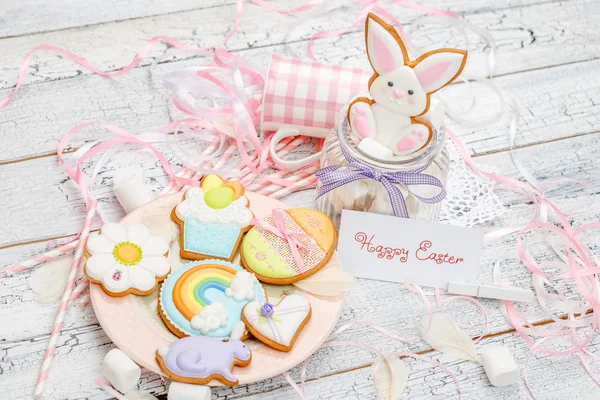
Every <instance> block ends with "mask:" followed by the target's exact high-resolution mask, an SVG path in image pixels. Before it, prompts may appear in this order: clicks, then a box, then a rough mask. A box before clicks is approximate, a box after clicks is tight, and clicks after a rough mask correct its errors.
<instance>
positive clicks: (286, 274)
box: [241, 208, 337, 285]
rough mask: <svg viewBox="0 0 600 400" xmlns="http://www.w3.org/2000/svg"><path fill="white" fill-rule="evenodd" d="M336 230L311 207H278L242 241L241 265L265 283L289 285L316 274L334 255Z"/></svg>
mask: <svg viewBox="0 0 600 400" xmlns="http://www.w3.org/2000/svg"><path fill="white" fill-rule="evenodd" d="M336 245H337V231H336V229H335V226H334V225H333V221H331V219H329V217H327V216H326V215H325V214H323V213H321V212H319V211H316V210H312V209H310V208H288V209H286V210H282V209H275V210H273V212H272V214H271V215H269V216H268V217H265V218H262V219H261V220H260V223H257V224H255V225H254V227H253V228H252V229H251V230H250V231H248V233H247V234H246V236H245V237H244V239H243V241H242V249H241V256H242V265H243V266H244V267H245V268H246V269H247V270H249V271H251V272H254V274H255V275H256V277H257V278H258V279H259V280H260V281H262V282H266V283H272V284H275V285H287V284H290V283H293V282H297V281H300V280H302V279H304V278H307V277H309V276H310V275H312V274H314V273H315V272H317V271H318V270H320V269H321V268H323V266H325V264H327V262H328V261H329V259H330V258H331V256H332V254H333V251H334V250H335V247H336Z"/></svg>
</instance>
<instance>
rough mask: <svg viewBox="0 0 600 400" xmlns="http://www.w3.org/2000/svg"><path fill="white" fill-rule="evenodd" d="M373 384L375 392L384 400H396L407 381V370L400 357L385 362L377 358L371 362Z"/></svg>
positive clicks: (381, 358)
mask: <svg viewBox="0 0 600 400" xmlns="http://www.w3.org/2000/svg"><path fill="white" fill-rule="evenodd" d="M372 369H373V383H374V384H375V391H376V392H377V394H379V396H380V398H382V399H384V400H396V399H398V398H399V397H400V395H402V392H404V388H405V387H406V382H407V381H408V369H407V368H406V365H405V364H404V361H402V359H401V358H400V357H392V358H388V359H387V361H386V359H384V358H383V357H381V356H377V358H376V359H375V361H373V368H372Z"/></svg>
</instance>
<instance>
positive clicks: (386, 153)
mask: <svg viewBox="0 0 600 400" xmlns="http://www.w3.org/2000/svg"><path fill="white" fill-rule="evenodd" d="M358 148H359V149H361V150H362V151H364V152H365V153H367V154H368V155H369V156H371V157H373V158H376V159H379V160H391V159H392V158H394V153H392V151H391V150H390V149H388V148H387V147H385V146H383V145H382V144H381V143H379V142H377V141H376V140H374V139H371V138H364V139H363V140H361V141H360V143H359V144H358Z"/></svg>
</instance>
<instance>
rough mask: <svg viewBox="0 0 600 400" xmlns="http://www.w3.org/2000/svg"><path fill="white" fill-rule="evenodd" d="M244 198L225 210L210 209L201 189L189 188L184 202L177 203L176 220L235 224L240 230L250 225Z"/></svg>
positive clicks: (249, 216) (248, 211) (250, 215)
mask: <svg viewBox="0 0 600 400" xmlns="http://www.w3.org/2000/svg"><path fill="white" fill-rule="evenodd" d="M247 205H248V199H247V198H246V196H241V197H240V198H238V199H236V200H234V201H233V202H232V203H231V204H230V205H228V206H227V207H225V208H220V209H214V208H210V207H209V206H208V205H207V204H206V203H205V202H204V191H203V190H202V188H199V187H194V188H190V189H189V190H188V191H187V192H186V194H185V200H184V201H182V202H181V203H179V205H178V206H177V208H176V209H175V213H176V214H177V218H179V219H180V220H182V221H185V220H188V219H196V220H198V221H199V222H207V223H217V224H223V225H228V224H235V225H237V226H239V227H240V228H245V227H247V226H248V225H250V221H251V220H252V217H253V216H252V212H251V211H250V210H249V209H248V207H247Z"/></svg>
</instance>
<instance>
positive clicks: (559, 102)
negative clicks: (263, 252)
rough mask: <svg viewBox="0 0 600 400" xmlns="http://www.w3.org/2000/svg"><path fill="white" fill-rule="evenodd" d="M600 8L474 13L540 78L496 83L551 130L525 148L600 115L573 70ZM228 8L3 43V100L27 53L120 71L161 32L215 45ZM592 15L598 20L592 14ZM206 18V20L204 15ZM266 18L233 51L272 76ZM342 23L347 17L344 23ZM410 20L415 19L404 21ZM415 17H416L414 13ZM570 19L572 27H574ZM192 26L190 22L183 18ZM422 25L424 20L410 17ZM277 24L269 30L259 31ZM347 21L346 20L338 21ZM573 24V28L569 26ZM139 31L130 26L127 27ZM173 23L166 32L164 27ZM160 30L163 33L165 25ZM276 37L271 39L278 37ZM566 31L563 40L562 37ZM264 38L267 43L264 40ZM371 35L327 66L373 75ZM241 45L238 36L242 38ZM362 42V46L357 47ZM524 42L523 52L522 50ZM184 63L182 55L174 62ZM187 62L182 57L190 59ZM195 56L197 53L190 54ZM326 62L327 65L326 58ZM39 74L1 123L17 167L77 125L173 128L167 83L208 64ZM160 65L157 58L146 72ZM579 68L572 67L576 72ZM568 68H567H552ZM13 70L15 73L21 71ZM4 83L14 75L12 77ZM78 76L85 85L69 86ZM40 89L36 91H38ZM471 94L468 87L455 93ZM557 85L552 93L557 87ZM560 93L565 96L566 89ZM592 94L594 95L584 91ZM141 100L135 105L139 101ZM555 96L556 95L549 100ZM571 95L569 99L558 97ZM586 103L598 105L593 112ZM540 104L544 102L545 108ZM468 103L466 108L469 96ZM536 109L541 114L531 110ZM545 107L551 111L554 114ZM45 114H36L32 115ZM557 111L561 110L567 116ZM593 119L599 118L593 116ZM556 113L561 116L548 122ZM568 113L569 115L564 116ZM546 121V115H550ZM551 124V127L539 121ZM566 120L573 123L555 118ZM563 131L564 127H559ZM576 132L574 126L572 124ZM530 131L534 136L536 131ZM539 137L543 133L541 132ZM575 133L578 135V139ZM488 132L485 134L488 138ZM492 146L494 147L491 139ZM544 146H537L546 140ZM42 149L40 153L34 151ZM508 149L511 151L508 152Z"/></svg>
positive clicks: (510, 63)
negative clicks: (41, 47) (67, 55)
mask: <svg viewBox="0 0 600 400" xmlns="http://www.w3.org/2000/svg"><path fill="white" fill-rule="evenodd" d="M595 4H598V8H599V10H598V11H600V3H595ZM590 7H591V8H592V10H593V7H594V6H593V5H589V4H588V3H587V2H584V1H582V0H576V1H573V2H565V3H563V2H554V3H552V7H549V6H547V5H545V4H541V5H537V4H536V5H531V6H526V7H519V8H514V9H510V8H509V9H500V10H498V11H493V12H482V13H477V14H473V15H472V16H470V17H469V18H471V19H473V23H476V24H478V25H480V26H482V27H484V28H486V29H489V30H490V31H491V32H492V33H493V34H494V36H495V37H496V40H497V44H498V48H499V51H498V62H497V66H498V67H497V72H498V73H500V74H514V73H516V72H519V71H523V70H532V69H538V70H535V71H532V72H531V74H526V75H522V74H518V75H515V76H507V77H501V78H498V79H496V81H495V82H496V84H497V85H498V86H499V87H500V88H503V89H506V90H507V91H508V93H509V94H510V95H512V96H515V97H516V98H519V100H520V105H521V107H522V109H523V111H522V114H523V117H524V118H528V117H530V118H531V119H535V120H536V121H538V122H541V121H546V123H545V124H542V126H541V128H542V129H543V134H542V133H541V132H535V131H533V132H532V133H531V138H528V137H526V136H525V134H526V133H529V130H528V129H524V130H523V132H525V134H522V135H523V136H522V137H521V138H520V139H521V140H520V142H521V143H520V144H532V143H536V142H538V141H540V140H539V139H543V138H548V139H555V138H558V137H564V135H566V134H572V133H578V131H579V128H580V127H584V128H586V123H585V120H584V121H580V119H583V118H586V117H587V116H586V115H582V113H581V111H582V110H579V109H577V110H572V108H573V106H574V105H577V106H585V105H588V106H589V107H592V108H593V107H595V106H596V104H598V101H597V99H595V96H597V92H598V90H597V85H598V83H597V82H598V79H597V78H596V77H595V76H594V75H590V74H595V73H597V72H596V71H597V65H598V64H596V63H583V64H573V63H575V62H577V61H585V60H592V59H594V58H595V55H597V54H598V50H599V47H598V44H599V43H600V41H595V40H592V41H590V40H588V38H590V37H591V38H594V37H596V38H600V28H599V27H600V23H598V22H600V21H598V20H594V19H593V18H595V17H596V16H597V15H600V13H592V12H590V15H591V16H592V17H591V18H590V19H589V20H588V19H586V20H582V22H581V21H577V22H576V21H575V19H576V16H578V15H580V14H581V13H582V12H584V11H586V10H587V9H588V8H590ZM217 10H221V8H216V9H212V8H211V9H208V10H198V11H194V12H186V13H182V14H181V15H179V14H177V15H175V14H174V15H167V16H164V17H161V18H160V19H159V20H158V21H154V20H153V19H148V20H145V19H144V20H135V21H125V22H122V23H118V24H116V25H115V26H114V27H112V26H107V25H99V26H95V27H90V28H86V29H85V30H83V31H81V32H79V31H77V32H73V34H72V35H66V34H64V33H62V32H60V33H50V34H49V36H47V37H36V38H32V37H31V36H25V37H22V38H12V39H6V40H3V41H0V45H3V46H4V49H5V50H4V57H5V58H4V60H5V61H4V65H6V66H7V67H6V68H2V69H0V88H2V87H3V88H4V89H3V90H0V98H4V97H6V96H8V95H9V94H10V93H11V91H12V89H10V88H9V87H10V86H12V85H14V81H15V79H16V75H17V72H16V71H17V70H18V68H19V66H20V62H21V59H22V58H23V56H24V55H25V51H24V49H29V48H31V47H33V46H34V45H35V44H39V43H43V42H50V43H58V44H61V45H64V46H66V47H67V48H69V49H71V50H73V51H74V52H76V53H78V54H82V55H84V56H85V57H86V58H87V59H88V60H89V61H90V62H92V63H94V64H96V65H97V66H98V67H100V68H102V69H108V70H115V69H119V68H121V67H123V66H124V65H126V64H127V63H129V62H130V61H131V59H132V57H133V55H134V54H136V52H137V51H139V50H140V49H141V47H142V46H143V44H144V43H145V41H146V40H147V39H148V38H149V37H150V36H152V35H153V32H157V31H158V32H164V33H166V34H171V35H173V36H175V37H177V38H179V39H181V40H182V41H184V42H186V43H192V44H199V45H210V44H212V43H213V42H214V38H218V37H222V36H223V34H224V31H223V27H222V25H219V24H207V25H206V26H204V27H203V30H202V34H201V35H200V34H199V33H198V32H197V30H196V31H195V30H194V29H195V28H196V27H197V21H198V20H203V19H206V18H207V17H208V16H209V15H213V14H214V13H216V12H217ZM592 10H590V11H592ZM221 12H222V15H219V18H220V19H224V20H226V19H227V18H226V14H227V13H226V12H225V10H222V11H221ZM202 13H204V14H202ZM339 13H341V15H340V18H341V19H344V18H343V17H344V15H346V16H347V18H349V17H350V15H353V14H352V10H346V11H345V13H344V12H342V11H340V12H339ZM266 15H267V14H264V13H262V14H261V13H252V14H250V15H249V16H248V18H247V19H245V20H244V21H245V23H244V26H245V28H244V29H247V32H246V31H243V32H242V31H241V32H240V35H239V36H240V37H239V38H238V39H235V40H233V39H232V42H231V43H230V48H231V49H234V50H240V51H238V52H237V53H238V54H239V55H240V56H241V57H244V58H246V59H248V60H249V61H252V62H254V63H255V64H257V65H258V66H260V67H262V68H264V69H265V70H266V67H267V65H268V61H269V58H270V56H271V54H272V53H275V52H276V53H285V52H286V46H284V45H282V44H281V43H282V41H283V40H284V39H285V35H284V33H285V30H284V29H282V27H281V26H280V27H279V28H277V29H275V28H276V27H277V25H278V24H279V25H281V24H280V23H279V21H280V20H279V19H273V18H267V17H266ZM336 15H337V14H336ZM401 15H403V18H406V20H407V21H409V20H410V19H408V18H409V16H406V15H405V14H404V13H403V14H401ZM409 15H411V14H409ZM565 16H567V17H568V18H567V19H566V20H565ZM179 17H181V18H183V21H182V19H181V18H179ZM410 18H412V19H414V15H413V16H412V17H410ZM265 20H266V21H268V22H266V23H267V24H269V25H266V26H264V30H262V29H263V28H261V29H258V27H259V26H262V25H264V23H263V21H265ZM335 21H339V19H337V18H336V19H335ZM569 21H572V22H569ZM317 22H318V23H317V25H316V26H312V25H311V27H310V28H308V27H306V28H304V29H299V30H298V35H299V37H298V40H299V41H298V42H294V43H293V45H292V48H293V50H294V51H295V52H297V53H300V52H304V51H305V47H306V38H308V37H310V35H312V34H314V33H315V32H318V31H319V30H323V29H331V28H329V26H328V21H327V20H322V21H321V20H318V21H317ZM127 24H129V25H127ZM161 24H163V25H161ZM157 25H158V26H157ZM267 30H270V31H269V33H268V34H267V33H265V32H267ZM529 30H531V31H534V32H538V35H539V38H537V39H536V40H531V38H530V34H529ZM556 32H558V33H556ZM261 35H262V36H261ZM360 35H361V33H360V32H357V33H355V34H351V35H346V36H344V37H343V38H341V39H340V40H339V41H335V42H330V41H325V42H323V43H321V44H319V43H317V44H315V46H314V47H315V51H316V53H317V54H318V56H319V57H320V58H321V59H324V60H326V61H328V62H332V63H340V62H343V63H344V64H347V65H351V66H362V67H364V68H368V65H367V60H366V57H365V56H364V46H363V44H362V40H361V36H360ZM236 36H237V35H236ZM414 36H415V41H416V42H417V43H418V44H422V45H423V46H426V47H431V45H432V44H433V43H437V44H438V45H460V44H461V43H460V41H461V40H458V41H457V40H456V39H455V38H456V35H449V34H448V30H447V29H443V28H440V27H436V26H433V27H428V28H427V29H424V30H422V29H419V30H418V31H417V32H416V33H415V34H414ZM113 37H123V38H124V40H123V41H119V48H118V49H115V44H114V41H113V39H112V38H113ZM249 42H251V43H254V42H256V43H255V44H253V45H252V46H253V47H255V48H253V49H251V50H243V51H241V50H242V49H245V48H247V47H248V43H249ZM357 43H358V44H357ZM521 43H523V44H522V45H521ZM471 47H474V48H473V52H472V55H471V57H470V61H469V64H470V65H473V67H476V66H479V67H481V66H482V65H483V63H484V62H485V60H486V59H485V57H486V56H485V55H480V54H483V53H481V51H480V50H482V49H483V43H479V44H477V46H471ZM157 49H158V51H157V52H155V53H152V54H153V55H155V56H159V57H162V56H163V54H164V52H165V50H164V46H162V45H161V46H158V48H157ZM168 55H169V56H170V55H177V52H173V53H169V54H168ZM180 56H181V55H180ZM188 56H189V54H188ZM321 56H322V57H321ZM33 60H34V61H33V64H32V67H31V68H30V70H31V74H30V75H29V76H28V78H27V82H28V83H29V84H28V85H26V87H25V89H24V90H22V91H21V92H20V93H19V95H18V97H17V98H16V99H15V100H14V102H13V103H12V104H11V105H9V107H8V108H6V109H4V110H3V112H2V113H1V114H0V129H1V130H2V132H3V133H4V135H5V136H4V137H5V138H8V139H9V140H10V141H11V143H13V145H12V146H5V147H3V148H2V149H0V163H2V162H7V161H15V160H20V159H24V158H27V157H32V156H39V155H46V154H49V153H52V152H54V151H55V149H56V144H57V142H58V139H59V138H60V137H62V135H64V133H65V132H66V131H67V130H68V129H70V128H71V127H72V126H73V125H75V124H77V123H80V122H87V121H102V122H112V123H116V124H118V125H119V126H121V127H123V128H126V129H138V128H140V127H147V126H162V125H164V123H165V122H166V121H167V120H168V119H169V115H170V114H169V110H168V108H167V97H166V96H167V93H166V92H165V90H164V89H162V78H164V76H165V74H167V73H168V72H172V71H176V70H178V69H181V68H185V67H189V66H194V65H198V63H199V62H206V61H201V60H191V61H183V62H173V63H169V64H168V65H161V66H158V67H155V68H152V69H151V72H152V73H153V77H154V79H153V81H152V82H151V81H150V79H149V76H148V74H149V71H148V68H141V69H138V70H135V71H134V72H132V73H130V74H128V75H126V76H123V77H118V78H115V79H114V80H113V81H109V80H106V79H105V78H102V77H99V76H89V71H85V70H82V68H81V67H80V66H77V65H75V64H73V63H71V62H68V61H65V60H57V56H56V54H53V53H49V52H42V53H40V54H39V55H38V56H35V57H34V59H33ZM150 62H151V59H149V60H148V61H147V62H146V63H145V65H148V63H150ZM571 64H572V65H571ZM560 65H564V68H556V69H555V68H550V67H556V66H560ZM11 70H12V72H11ZM3 74H4V75H3ZM73 77H77V79H74V80H73V79H69V78H73ZM523 79H527V87H526V88H525V87H523ZM32 83H35V84H32ZM454 86H461V85H454ZM551 86H552V87H551ZM557 86H559V87H560V91H558V90H557V89H556V87H557ZM582 87H585V90H582ZM454 90H458V92H457V93H459V94H460V95H461V96H463V95H464V91H465V90H466V91H468V92H469V93H470V94H474V95H477V96H478V97H480V98H481V100H480V102H481V104H482V107H480V108H482V109H483V108H484V107H485V108H486V109H489V110H494V109H495V108H496V107H498V102H497V96H495V95H494V93H492V92H491V91H490V90H489V89H486V88H484V87H482V86H481V85H475V86H474V87H468V88H467V89H458V88H456V89H455V88H454V87H452V88H448V89H446V90H445V92H446V93H447V94H448V96H450V98H452V94H453V92H454ZM131 93H136V96H135V97H132V96H131V95H130V94H131ZM548 93H553V94H555V95H548ZM558 93H561V94H562V95H561V96H557V95H556V94H558ZM584 97H586V98H589V101H588V102H587V103H586V102H584V101H583V100H586V99H584ZM540 98H543V99H544V101H543V102H540V101H539V100H540ZM460 99H462V100H463V102H464V101H465V98H464V97H460ZM531 104H535V108H536V109H533V110H532V109H531V108H532V107H533V106H532V105H531ZM544 107H545V108H544ZM33 110H35V111H36V112H32V111H33ZM556 111H559V112H558V113H557V112H556ZM591 111H592V114H593V110H591ZM547 113H553V114H554V115H550V116H548V115H546V114H547ZM560 113H563V115H555V114H560ZM540 114H542V115H540ZM539 117H541V118H539ZM560 117H562V118H563V119H564V121H560V120H558V121H557V120H556V119H555V118H560ZM557 122H559V123H558V124H557ZM569 123H570V124H569ZM529 125H530V124H529V123H528V125H527V126H526V128H530V126H529ZM532 127H533V128H536V125H535V124H534V125H533V126H532ZM573 131H575V132H573ZM88 132H89V133H88V134H84V135H81V136H80V138H78V139H76V140H74V141H73V144H74V145H75V146H77V145H80V144H81V143H83V141H85V140H90V139H91V138H93V137H97V136H98V135H99V133H98V132H99V130H94V129H90V130H89V131H88ZM478 133H479V132H478ZM503 135H504V133H503V132H502V134H495V135H493V136H495V138H489V137H488V135H484V136H483V138H482V140H481V141H480V142H479V141H478V139H477V138H473V140H471V138H469V146H470V147H471V148H472V149H473V150H474V152H476V153H484V152H487V151H494V150H497V147H494V146H497V145H498V143H497V140H498V136H503ZM490 139H491V140H492V143H491V144H488V143H489V140H490ZM536 139H537V140H536ZM32 141H35V142H36V143H39V145H37V146H31V145H30V143H31V142H32ZM504 148H506V143H504Z"/></svg>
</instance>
